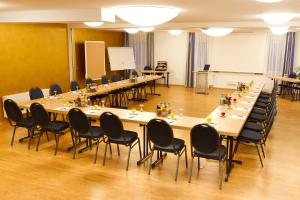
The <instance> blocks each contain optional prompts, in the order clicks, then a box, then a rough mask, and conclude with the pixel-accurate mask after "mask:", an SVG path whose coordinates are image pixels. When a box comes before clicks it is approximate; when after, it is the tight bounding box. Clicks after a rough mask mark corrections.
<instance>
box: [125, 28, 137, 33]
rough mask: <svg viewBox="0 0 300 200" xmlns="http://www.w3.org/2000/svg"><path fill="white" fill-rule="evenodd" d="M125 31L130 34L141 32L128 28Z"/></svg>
mask: <svg viewBox="0 0 300 200" xmlns="http://www.w3.org/2000/svg"><path fill="white" fill-rule="evenodd" d="M125 31H126V32H127V33H129V34H135V33H137V32H139V31H140V30H139V29H138V28H126V29H125Z"/></svg>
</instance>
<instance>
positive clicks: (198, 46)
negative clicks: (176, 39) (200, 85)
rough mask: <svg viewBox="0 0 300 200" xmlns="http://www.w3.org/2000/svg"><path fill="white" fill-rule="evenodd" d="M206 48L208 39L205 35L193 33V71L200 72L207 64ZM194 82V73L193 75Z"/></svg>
mask: <svg viewBox="0 0 300 200" xmlns="http://www.w3.org/2000/svg"><path fill="white" fill-rule="evenodd" d="M208 48H209V37H208V36H207V35H205V34H204V33H203V32H202V31H199V32H195V56H194V63H195V64H194V65H195V68H194V70H195V71H201V70H203V68H204V65H205V64H209V63H208V52H209V51H208ZM193 75H194V80H196V73H193ZM195 86H196V81H194V87H195Z"/></svg>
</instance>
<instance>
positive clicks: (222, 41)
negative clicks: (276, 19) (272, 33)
mask: <svg viewBox="0 0 300 200" xmlns="http://www.w3.org/2000/svg"><path fill="white" fill-rule="evenodd" d="M210 44H211V47H210V50H209V64H211V69H210V70H211V71H224V72H245V73H265V69H266V67H265V66H266V62H267V61H266V58H267V56H266V55H267V33H232V34H230V35H228V36H225V37H220V38H212V39H211V43H210Z"/></svg>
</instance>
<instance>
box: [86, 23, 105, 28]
mask: <svg viewBox="0 0 300 200" xmlns="http://www.w3.org/2000/svg"><path fill="white" fill-rule="evenodd" d="M84 24H85V25H87V26H89V27H99V26H101V25H102V24H103V22H84Z"/></svg>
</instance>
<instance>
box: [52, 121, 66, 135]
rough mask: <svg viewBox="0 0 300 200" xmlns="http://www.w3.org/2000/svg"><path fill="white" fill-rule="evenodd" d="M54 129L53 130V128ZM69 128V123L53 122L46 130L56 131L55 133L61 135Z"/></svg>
mask: <svg viewBox="0 0 300 200" xmlns="http://www.w3.org/2000/svg"><path fill="white" fill-rule="evenodd" d="M51 127H52V128H51ZM67 128H69V124H68V123H67V122H62V121H51V122H50V126H49V127H47V128H46V130H47V131H54V132H55V133H59V132H62V131H64V130H65V129H67Z"/></svg>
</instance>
